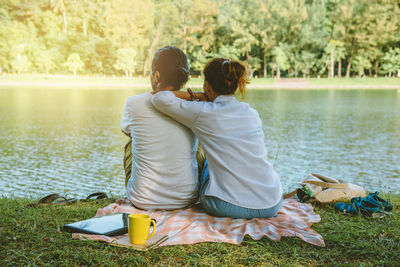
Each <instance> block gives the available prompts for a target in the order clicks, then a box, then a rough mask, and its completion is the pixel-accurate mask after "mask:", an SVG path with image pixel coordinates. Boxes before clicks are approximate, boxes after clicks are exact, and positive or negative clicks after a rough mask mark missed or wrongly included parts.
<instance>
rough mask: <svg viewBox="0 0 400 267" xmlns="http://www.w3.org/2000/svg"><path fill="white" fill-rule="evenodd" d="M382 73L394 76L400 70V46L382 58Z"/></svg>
mask: <svg viewBox="0 0 400 267" xmlns="http://www.w3.org/2000/svg"><path fill="white" fill-rule="evenodd" d="M382 61H383V64H382V73H384V74H387V75H388V76H389V77H392V74H395V73H396V72H398V71H400V48H395V49H390V50H389V51H388V52H386V53H385V55H384V56H383V58H382Z"/></svg>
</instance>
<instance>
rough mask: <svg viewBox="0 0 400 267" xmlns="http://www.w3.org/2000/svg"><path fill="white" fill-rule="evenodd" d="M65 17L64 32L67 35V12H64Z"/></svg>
mask: <svg viewBox="0 0 400 267" xmlns="http://www.w3.org/2000/svg"><path fill="white" fill-rule="evenodd" d="M63 17H64V32H65V33H67V13H66V12H65V10H64V11H63Z"/></svg>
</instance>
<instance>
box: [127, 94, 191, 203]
mask: <svg viewBox="0 0 400 267" xmlns="http://www.w3.org/2000/svg"><path fill="white" fill-rule="evenodd" d="M151 97H152V95H151V93H144V94H140V95H135V96H131V97H129V98H128V99H127V101H126V103H125V107H124V112H123V116H122V119H121V128H122V131H123V132H125V133H127V134H130V135H131V137H132V154H133V157H132V172H131V177H130V179H129V181H128V185H127V194H128V198H129V200H130V201H131V202H132V203H133V204H134V205H135V206H136V207H138V208H141V209H147V210H152V209H178V208H183V207H186V206H188V205H190V204H192V203H193V202H195V201H196V200H197V197H198V193H197V188H198V178H197V176H198V174H197V162H196V149H197V138H196V137H195V136H194V134H193V132H192V131H191V130H190V129H188V128H187V127H185V126H184V125H182V124H181V123H179V122H177V121H175V120H173V119H171V118H170V117H169V116H166V115H164V114H163V113H161V112H159V111H157V110H156V109H155V108H154V107H153V106H152V104H151Z"/></svg>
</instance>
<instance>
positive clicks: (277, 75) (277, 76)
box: [276, 67, 281, 79]
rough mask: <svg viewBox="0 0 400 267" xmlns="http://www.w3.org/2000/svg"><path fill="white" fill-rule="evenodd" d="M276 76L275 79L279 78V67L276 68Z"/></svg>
mask: <svg viewBox="0 0 400 267" xmlns="http://www.w3.org/2000/svg"><path fill="white" fill-rule="evenodd" d="M276 78H277V79H280V78H281V70H280V69H279V67H277V68H276Z"/></svg>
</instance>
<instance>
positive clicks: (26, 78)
mask: <svg viewBox="0 0 400 267" xmlns="http://www.w3.org/2000/svg"><path fill="white" fill-rule="evenodd" d="M10 87H45V88H48V87H53V88H69V87H70V88H74V87H75V88H96V89H97V88H99V89H111V90H112V89H118V88H119V89H131V88H141V89H148V88H151V85H150V81H149V78H148V77H131V78H124V77H100V76H99V77H94V76H76V77H74V76H70V75H2V76H0V89H2V88H10ZM185 87H186V88H189V87H192V88H196V89H199V88H200V89H202V88H203V80H202V78H201V77H191V78H190V79H189V81H188V83H187V84H186V86H185ZM247 88H248V89H262V90H264V89H270V90H309V89H325V90H334V89H335V90H336V89H338V90H341V89H350V90H351V89H394V90H396V89H397V90H400V78H384V77H379V78H370V77H368V78H334V79H329V78H307V79H303V78H281V79H274V78H253V79H251V80H250V84H248V85H247Z"/></svg>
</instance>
